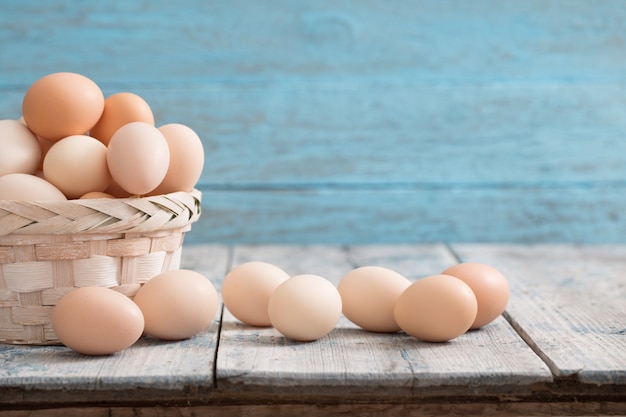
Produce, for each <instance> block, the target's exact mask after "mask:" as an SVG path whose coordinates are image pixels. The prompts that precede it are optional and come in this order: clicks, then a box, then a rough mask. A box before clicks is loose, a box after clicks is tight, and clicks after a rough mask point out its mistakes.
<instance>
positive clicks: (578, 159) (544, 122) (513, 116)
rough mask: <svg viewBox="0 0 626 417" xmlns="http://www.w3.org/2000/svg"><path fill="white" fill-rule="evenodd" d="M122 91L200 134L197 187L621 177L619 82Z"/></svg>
mask: <svg viewBox="0 0 626 417" xmlns="http://www.w3.org/2000/svg"><path fill="white" fill-rule="evenodd" d="M130 89H131V91H134V92H135V93H137V94H140V95H142V96H143V97H145V98H146V100H148V102H149V103H150V104H151V106H152V107H153V108H154V111H155V114H156V120H157V124H158V125H161V124H165V123H172V122H176V123H183V124H187V125H188V126H190V127H192V128H193V129H194V130H195V131H196V132H197V133H198V134H199V135H200V137H201V138H202V139H203V143H204V148H205V155H206V156H205V166H204V171H203V176H202V178H201V185H208V184H219V185H223V186H225V187H228V186H230V185H238V186H255V185H270V186H281V185H285V184H287V185H290V184H305V185H306V184H313V185H326V184H336V183H339V184H390V183H391V184H393V183H403V184H405V183H408V184H430V183H435V184H438V183H469V184H476V185H482V184H483V183H486V184H503V185H506V184H507V183H514V185H515V184H517V183H545V184H552V183H572V182H583V183H590V182H596V181H601V182H620V184H621V185H625V184H626V163H624V157H623V155H626V140H624V137H626V96H625V95H624V94H623V93H622V92H623V91H624V90H626V84H624V85H622V84H567V83H564V84H546V85H523V86H520V85H474V86H466V85H465V86H451V85H445V86H428V85H416V84H410V83H409V84H395V83H388V84H379V85H374V84H370V85H365V86H363V85H361V86H356V85H353V86H350V85H341V84H333V85H328V84H319V83H297V84H255V85H249V86H244V85H240V84H238V85H235V86H228V85H224V84H208V85H207V84H198V85H197V86H194V87H193V88H190V87H187V86H183V85H178V86H170V87H162V86H150V87H146V86H139V87H137V88H132V87H130ZM111 92H113V90H111ZM22 96H23V92H22V91H20V92H18V91H14V92H12V93H10V94H7V95H5V96H4V99H3V100H0V114H1V115H4V117H6V118H17V117H19V115H20V111H21V100H22Z"/></svg>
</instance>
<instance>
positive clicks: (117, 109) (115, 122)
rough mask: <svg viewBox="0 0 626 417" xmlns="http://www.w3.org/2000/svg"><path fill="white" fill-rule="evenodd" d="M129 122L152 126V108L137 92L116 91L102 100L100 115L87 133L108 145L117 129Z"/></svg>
mask: <svg viewBox="0 0 626 417" xmlns="http://www.w3.org/2000/svg"><path fill="white" fill-rule="evenodd" d="M130 122H145V123H148V124H151V125H153V126H154V115H153V114H152V109H151V108H150V106H149V105H148V103H147V102H146V101H145V100H144V99H143V98H142V97H140V96H138V95H137V94H134V93H129V92H121V93H116V94H113V95H111V96H109V97H107V98H106V100H105V101H104V111H103V112H102V116H101V117H100V120H98V123H96V124H95V126H93V127H92V128H91V129H90V130H89V135H90V136H93V137H94V138H96V139H98V140H99V141H101V142H102V143H104V144H105V145H108V144H109V141H110V140H111V136H113V134H114V133H115V132H116V131H117V129H119V128H120V127H122V126H124V125H125V124H127V123H130Z"/></svg>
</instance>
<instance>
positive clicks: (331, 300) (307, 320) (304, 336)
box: [268, 274, 341, 342]
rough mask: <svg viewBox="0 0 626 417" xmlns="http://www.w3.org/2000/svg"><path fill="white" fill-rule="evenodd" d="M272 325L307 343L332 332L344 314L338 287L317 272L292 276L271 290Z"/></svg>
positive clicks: (269, 312)
mask: <svg viewBox="0 0 626 417" xmlns="http://www.w3.org/2000/svg"><path fill="white" fill-rule="evenodd" d="M268 314H269V316H270V320H271V322H272V325H273V326H274V327H275V328H276V330H278V331H279V332H280V333H281V334H283V335H284V336H286V337H288V338H290V339H293V340H297V341H301V342H308V341H313V340H317V339H319V338H321V337H323V336H326V335H327V334H328V333H330V332H331V331H332V330H333V329H334V328H335V326H336V325H337V322H338V321H339V318H340V317H341V296H340V295H339V291H337V288H336V287H335V286H334V285H333V284H332V283H331V282H330V281H328V280H327V279H325V278H323V277H320V276H318V275H312V274H304V275H297V276H294V277H292V278H289V279H288V280H286V281H285V282H283V283H282V284H280V285H279V286H278V287H277V288H276V289H275V290H274V292H273V293H272V295H271V297H270V300H269V303H268Z"/></svg>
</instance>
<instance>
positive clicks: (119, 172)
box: [107, 122, 170, 195]
mask: <svg viewBox="0 0 626 417" xmlns="http://www.w3.org/2000/svg"><path fill="white" fill-rule="evenodd" d="M169 163H170V151H169V147H168V145H167V141H166V140H165V137H163V134H162V133H161V132H160V131H159V130H158V129H157V128H156V127H154V126H152V125H151V124H149V123H145V122H131V123H127V124H125V125H124V126H122V127H120V128H119V129H118V130H117V131H116V132H115V133H114V134H113V136H112V137H111V141H110V142H109V146H108V151H107V164H108V166H109V171H110V172H111V175H112V177H113V180H114V181H115V182H116V183H117V184H118V185H119V186H120V187H122V188H123V189H124V190H125V191H127V192H128V193H130V194H133V195H144V194H147V193H149V192H150V191H152V190H154V189H155V188H156V187H157V186H158V185H159V184H160V183H161V181H163V178H165V174H166V173H167V169H168V167H169Z"/></svg>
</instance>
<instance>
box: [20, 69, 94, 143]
mask: <svg viewBox="0 0 626 417" xmlns="http://www.w3.org/2000/svg"><path fill="white" fill-rule="evenodd" d="M103 110H104V95H103V94H102V90H100V87H98V85H97V84H96V83H95V82H93V81H92V80H91V79H89V78H87V77H85V76H84V75H81V74H76V73H72V72H57V73H53V74H48V75H46V76H44V77H42V78H40V79H38V80H37V81H35V82H34V83H33V84H32V85H31V86H30V87H29V88H28V90H27V91H26V94H25V95H24V99H23V101H22V115H23V117H24V121H25V122H26V125H27V126H28V127H29V129H30V130H32V131H33V132H34V133H35V134H36V135H37V136H39V137H41V138H43V139H48V140H59V139H61V138H64V137H67V136H72V135H82V134H85V133H86V132H87V131H88V130H89V129H91V128H92V127H93V126H94V125H95V124H96V122H97V121H98V120H99V119H100V116H101V115H102V112H103Z"/></svg>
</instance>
